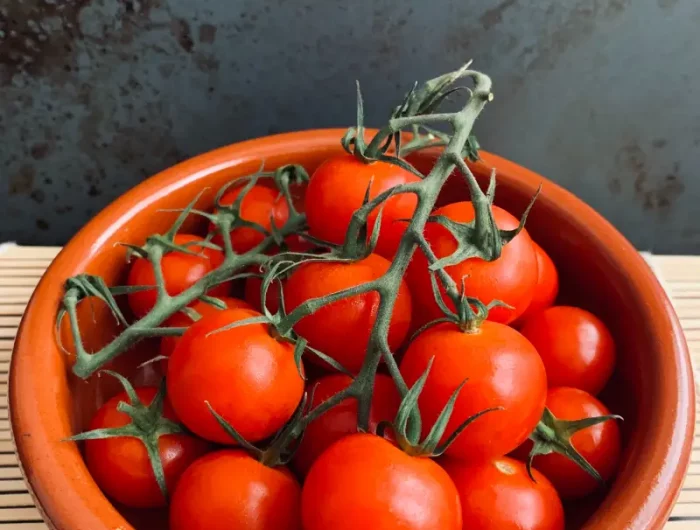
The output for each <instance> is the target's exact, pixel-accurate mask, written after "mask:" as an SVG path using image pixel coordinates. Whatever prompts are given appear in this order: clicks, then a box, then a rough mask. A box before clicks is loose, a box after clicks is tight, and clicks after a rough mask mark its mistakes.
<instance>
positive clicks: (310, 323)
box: [284, 254, 411, 373]
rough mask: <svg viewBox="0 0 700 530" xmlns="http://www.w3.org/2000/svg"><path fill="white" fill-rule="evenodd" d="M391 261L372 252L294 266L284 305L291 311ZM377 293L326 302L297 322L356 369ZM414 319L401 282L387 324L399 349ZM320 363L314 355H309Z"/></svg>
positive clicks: (377, 272)
mask: <svg viewBox="0 0 700 530" xmlns="http://www.w3.org/2000/svg"><path fill="white" fill-rule="evenodd" d="M390 265H391V263H390V262H389V261H388V260H386V259H385V258H383V257H381V256H379V255H377V254H370V255H369V256H368V257H366V258H364V259H362V260H359V261H355V262H350V263H348V262H346V263H341V262H337V261H336V262H332V261H325V262H309V263H305V264H303V265H301V266H299V267H298V268H297V269H295V270H294V272H292V274H291V275H290V277H289V279H288V280H287V282H286V283H285V287H284V296H285V302H286V309H287V311H288V312H291V311H293V310H294V309H295V308H296V307H298V306H299V305H301V304H303V303H304V302H306V301H307V300H309V299H311V298H317V297H320V296H325V295H329V294H332V293H335V292H338V291H341V290H343V289H347V288H349V287H354V286H357V285H361V284H364V283H366V282H370V281H372V280H375V279H377V278H379V277H380V276H382V275H383V274H384V273H385V272H386V271H387V270H388V269H389V266H390ZM378 307H379V294H378V293H377V292H369V293H364V294H359V295H356V296H353V297H350V298H345V299H343V300H338V301H337V302H333V303H332V304H328V305H326V306H324V307H322V308H321V309H319V310H318V311H316V312H315V313H313V314H311V315H309V316H306V317H304V318H302V319H301V320H300V321H299V323H298V324H297V325H296V326H295V328H294V329H295V330H296V331H297V333H299V335H301V336H302V337H304V338H305V339H306V340H308V341H309V345H310V346H312V347H314V348H316V349H318V350H320V351H322V352H323V353H325V354H326V355H328V356H330V357H332V358H333V359H335V360H336V361H338V362H339V363H340V364H342V365H343V366H344V367H345V368H346V369H347V370H349V371H351V372H352V373H358V372H359V371H360V368H361V367H362V363H363V361H364V359H365V352H366V349H367V344H368V342H369V337H370V334H371V331H372V326H373V325H374V321H375V317H376V314H377V309H378ZM410 324H411V293H410V292H409V290H408V287H407V286H406V284H405V282H403V281H402V282H401V285H400V287H399V293H398V296H397V298H396V303H395V305H394V310H393V313H392V316H391V323H390V326H389V346H390V348H391V351H396V350H397V349H398V348H399V346H401V343H402V342H403V340H404V339H405V338H406V335H407V333H408V329H409V327H410ZM307 359H309V360H310V361H312V362H316V363H318V362H319V361H318V360H317V358H316V357H314V356H313V355H309V356H308V357H307Z"/></svg>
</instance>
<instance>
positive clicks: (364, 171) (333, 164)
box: [306, 155, 420, 259]
mask: <svg viewBox="0 0 700 530" xmlns="http://www.w3.org/2000/svg"><path fill="white" fill-rule="evenodd" d="M419 180H420V179H419V178H418V177H417V176H416V175H414V174H412V173H410V172H409V171H406V170H405V169H402V168H400V167H398V166H396V165H394V164H390V163H389V162H382V161H379V162H372V163H370V164H366V163H364V162H362V161H361V160H359V159H358V158H357V157H355V156H353V155H340V156H335V157H333V158H329V159H328V160H326V161H325V162H324V163H323V164H321V165H320V166H319V167H318V169H316V171H314V173H313V175H312V176H311V181H310V182H309V187H308V189H307V192H306V218H307V221H308V224H309V233H310V234H311V235H312V236H315V237H317V238H319V239H322V240H324V241H327V242H329V243H335V244H341V243H343V241H345V234H346V232H347V230H348V226H349V224H350V219H351V218H352V215H353V213H354V212H355V211H356V210H358V209H359V208H360V207H361V206H362V203H363V201H364V197H365V192H366V191H367V188H368V187H369V185H370V181H371V183H372V187H371V190H370V199H372V198H374V197H376V196H377V195H380V194H381V193H383V192H384V191H386V190H388V189H390V188H393V187H395V186H399V185H401V184H408V183H412V182H418V181H419ZM417 204H418V201H417V198H416V196H415V195H414V194H412V193H402V194H400V195H396V196H394V197H391V198H390V199H388V200H387V201H386V202H384V203H383V208H382V222H381V227H380V232H379V234H380V235H379V241H378V243H377V248H376V252H377V254H380V255H382V256H384V257H385V258H387V259H391V258H393V256H394V254H395V253H396V249H397V248H398V246H399V242H400V241H401V237H402V236H403V234H404V232H405V231H406V223H405V222H402V220H407V219H410V218H411V217H412V216H413V212H414V211H415V209H416V205H417ZM378 213H379V209H375V210H374V211H373V212H372V214H371V215H370V216H369V219H368V220H369V227H370V230H371V229H372V228H373V227H374V221H375V220H376V218H377V214H378Z"/></svg>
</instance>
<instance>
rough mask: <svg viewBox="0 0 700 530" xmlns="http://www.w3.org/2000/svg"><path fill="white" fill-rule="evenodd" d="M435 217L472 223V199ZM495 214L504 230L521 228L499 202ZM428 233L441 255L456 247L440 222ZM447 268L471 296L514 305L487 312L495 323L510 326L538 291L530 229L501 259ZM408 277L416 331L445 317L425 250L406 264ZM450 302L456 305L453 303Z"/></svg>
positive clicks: (428, 228)
mask: <svg viewBox="0 0 700 530" xmlns="http://www.w3.org/2000/svg"><path fill="white" fill-rule="evenodd" d="M433 215H441V216H444V217H447V218H449V219H452V220H453V221H457V222H461V223H468V222H470V221H473V220H474V206H473V205H472V203H471V202H457V203H453V204H448V205H447V206H443V207H442V208H438V209H437V210H435V211H434V212H433ZM493 215H494V218H495V220H496V224H497V226H498V227H499V228H500V229H502V230H511V229H514V228H516V227H517V226H518V219H516V218H515V217H514V216H512V215H511V214H510V213H508V212H507V211H505V210H504V209H502V208H499V207H498V206H494V207H493ZM424 233H425V238H426V239H427V241H428V243H429V244H430V247H431V248H432V249H433V252H435V255H436V256H437V257H438V258H443V257H447V256H449V255H451V254H452V253H453V252H454V251H455V250H456V248H457V241H456V239H455V238H454V237H453V236H452V234H451V233H450V232H449V231H448V230H447V229H446V228H444V227H443V226H442V225H439V224H437V223H428V224H427V225H426V227H425V232H424ZM445 270H446V271H447V272H448V274H449V275H450V276H451V277H452V279H453V280H454V281H455V282H456V283H457V285H460V286H461V283H462V279H464V285H465V288H466V293H467V295H469V296H473V297H475V298H478V299H479V300H481V301H482V302H483V303H485V304H488V303H490V302H492V301H494V300H500V301H501V302H504V303H505V304H508V305H509V306H511V307H512V308H513V309H509V308H506V307H495V308H493V309H492V310H491V311H490V312H489V316H488V319H489V320H492V321H494V322H502V323H504V324H509V323H510V322H513V321H514V320H515V319H516V318H518V317H519V316H520V315H521V314H522V313H523V312H524V311H525V309H527V307H528V305H530V302H531V300H532V297H533V295H534V293H535V286H536V284H537V255H536V253H535V247H534V246H533V244H532V239H530V236H529V235H528V233H527V230H523V231H522V232H520V234H518V235H517V236H516V237H515V238H514V239H513V240H512V241H511V242H510V243H508V244H506V245H505V246H504V247H503V251H502V253H501V256H500V257H499V258H498V259H497V260H495V261H491V262H488V261H484V260H482V259H481V258H471V259H467V260H464V261H462V262H461V263H458V264H457V265H452V266H449V267H446V269H445ZM407 281H408V285H409V287H410V289H411V294H412V295H413V297H414V302H415V303H414V308H415V309H416V315H415V317H414V322H413V326H414V329H417V328H418V327H420V326H421V325H423V324H425V323H427V322H429V321H431V320H435V319H437V318H441V317H442V316H443V315H442V312H441V311H440V308H439V307H438V305H437V302H436V301H435V298H434V296H433V290H432V287H431V281H430V274H429V271H428V262H427V260H426V258H425V256H424V255H423V253H421V252H416V253H415V255H414V257H413V259H412V260H411V264H410V265H409V268H408V275H407ZM443 297H444V291H443ZM446 302H448V306H449V307H451V308H453V304H452V302H451V301H448V300H446Z"/></svg>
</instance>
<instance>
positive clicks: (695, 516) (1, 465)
mask: <svg viewBox="0 0 700 530" xmlns="http://www.w3.org/2000/svg"><path fill="white" fill-rule="evenodd" d="M59 250H60V248H59V247H21V246H14V245H0V530H4V529H17V530H40V529H41V530H46V528H47V527H46V525H45V524H44V523H43V522H42V519H41V516H40V515H39V512H38V511H37V509H36V508H35V507H34V505H33V503H32V499H31V497H30V496H29V493H28V492H27V488H26V486H25V484H24V481H23V480H22V475H21V473H20V470H19V467H18V465H17V460H16V457H15V454H14V451H13V448H12V442H11V441H10V431H9V420H8V413H7V376H8V371H9V362H10V355H11V354H12V344H13V342H14V337H15V334H16V331H17V326H18V324H19V320H20V317H21V315H22V312H23V311H24V307H25V305H26V303H27V301H28V300H29V296H30V295H31V293H32V291H33V290H34V287H35V286H36V284H37V282H38V280H39V278H40V277H41V275H42V273H43V272H44V270H45V269H46V267H47V266H48V265H49V263H51V260H52V259H53V258H54V257H55V256H56V254H57V253H58V251H59ZM647 258H648V261H649V262H650V264H651V265H652V267H653V268H654V269H655V270H656V273H657V275H658V276H659V277H660V278H661V280H662V283H663V284H664V286H665V287H666V289H667V290H668V292H669V294H670V295H671V297H672V299H673V301H674V305H675V307H676V310H677V312H678V316H679V317H680V319H681V323H682V325H683V328H684V329H685V332H686V337H687V339H688V344H689V346H690V351H691V354H692V356H693V360H694V361H695V367H696V370H697V369H699V368H700V257H691V256H647ZM696 373H698V372H696ZM698 381H700V374H699V375H698ZM698 409H699V411H700V407H698ZM697 422H698V423H699V424H700V412H699V414H698V418H697ZM695 441H696V447H695V449H694V451H693V457H692V463H691V466H690V471H689V473H688V477H687V478H686V481H685V484H684V487H683V491H682V492H681V494H680V497H679V499H678V504H677V505H676V507H675V509H674V510H673V514H672V516H671V519H670V521H669V523H668V525H667V529H668V530H700V433H698V434H697V435H696V436H695ZM611 530H613V529H611Z"/></svg>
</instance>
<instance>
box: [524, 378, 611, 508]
mask: <svg viewBox="0 0 700 530" xmlns="http://www.w3.org/2000/svg"><path fill="white" fill-rule="evenodd" d="M547 408H548V409H549V410H550V411H552V414H554V416H555V417H556V418H557V419H560V420H580V419H584V418H592V417H595V416H607V415H608V414H610V411H609V410H608V408H607V407H606V406H605V405H603V404H602V403H601V402H600V401H598V399H596V398H595V397H593V396H592V395H590V394H589V393H588V392H584V391H583V390H579V389H577V388H567V387H559V388H552V389H550V390H549V392H548V393H547ZM571 444H572V445H573V446H574V448H575V449H576V450H577V451H578V452H579V453H581V455H582V456H583V457H584V458H585V459H586V460H588V462H589V463H590V464H591V465H592V466H593V468H594V469H595V470H596V471H598V473H600V476H601V477H603V480H606V481H607V480H609V479H610V478H612V476H613V475H614V474H615V471H616V470H617V467H618V464H619V462H620V453H621V451H622V442H621V434H620V426H619V425H618V423H617V421H616V420H608V421H606V422H604V423H599V424H598V425H594V426H593V427H588V428H587V429H583V430H581V431H579V432H577V433H576V434H574V435H573V436H572V437H571ZM531 448H532V442H530V441H529V440H528V441H527V442H526V443H524V444H523V445H522V446H521V447H520V448H518V451H517V452H516V453H515V456H516V457H517V458H519V459H522V460H525V459H526V458H527V455H528V454H529V452H530V449H531ZM533 466H534V467H535V469H538V470H539V471H540V472H541V473H542V474H543V475H544V476H545V477H547V478H548V479H549V480H550V482H551V483H552V484H553V485H554V487H555V488H556V490H557V491H558V492H559V495H560V496H561V498H563V499H579V498H581V497H585V496H586V495H588V494H590V493H593V492H594V491H596V490H597V489H598V488H599V487H600V485H599V484H598V483H597V482H596V480H595V479H594V478H593V477H591V476H590V475H589V474H588V473H586V472H585V471H583V470H582V469H581V468H580V467H578V465H576V464H575V463H574V462H572V461H571V460H569V459H568V458H566V457H564V456H562V455H559V454H554V453H552V454H549V455H542V456H537V457H535V459H534V464H533Z"/></svg>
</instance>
